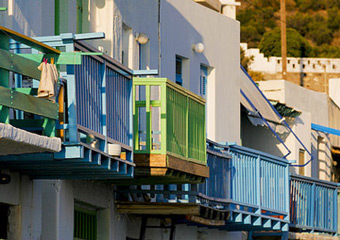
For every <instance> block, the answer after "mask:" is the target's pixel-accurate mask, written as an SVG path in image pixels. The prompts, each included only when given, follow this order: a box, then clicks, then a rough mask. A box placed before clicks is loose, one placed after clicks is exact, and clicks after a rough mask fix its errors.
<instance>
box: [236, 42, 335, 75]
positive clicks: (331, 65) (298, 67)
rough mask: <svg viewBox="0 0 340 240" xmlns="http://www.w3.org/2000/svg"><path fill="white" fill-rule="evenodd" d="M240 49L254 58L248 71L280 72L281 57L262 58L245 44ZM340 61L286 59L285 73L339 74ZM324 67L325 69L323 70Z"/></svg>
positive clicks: (258, 52) (256, 50)
mask: <svg viewBox="0 0 340 240" xmlns="http://www.w3.org/2000/svg"><path fill="white" fill-rule="evenodd" d="M241 47H242V48H243V49H244V50H245V55H246V56H248V57H250V56H254V61H253V62H252V63H251V64H250V65H249V69H251V70H252V71H256V72H266V73H277V72H282V70H281V69H282V63H281V57H272V56H271V57H264V54H263V53H260V49H258V48H248V45H247V44H246V43H242V44H241ZM339 64H340V59H338V58H293V57H287V71H288V72H295V73H299V72H301V71H303V72H308V73H324V71H325V68H326V72H327V73H340V67H339ZM324 67H325V68H324Z"/></svg>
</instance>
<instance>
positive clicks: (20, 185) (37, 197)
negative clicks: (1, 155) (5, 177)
mask: <svg viewBox="0 0 340 240" xmlns="http://www.w3.org/2000/svg"><path fill="white" fill-rule="evenodd" d="M3 172H4V173H7V174H10V176H11V182H10V183H9V184H4V185H0V203H2V204H8V205H9V213H8V231H7V237H8V239H28V240H30V239H41V232H42V218H41V217H42V211H41V206H42V199H41V194H42V190H41V189H42V186H41V182H39V181H32V180H30V179H29V177H27V176H21V175H19V174H16V173H10V172H9V171H3Z"/></svg>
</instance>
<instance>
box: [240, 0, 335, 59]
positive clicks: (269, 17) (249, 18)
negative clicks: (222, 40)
mask: <svg viewBox="0 0 340 240" xmlns="http://www.w3.org/2000/svg"><path fill="white" fill-rule="evenodd" d="M286 9H287V48H288V51H287V55H288V56H291V57H333V58H340V10H339V9H340V0H286ZM237 20H239V21H240V22H241V41H242V42H246V43H248V46H249V47H256V48H260V50H261V52H263V53H264V54H265V55H266V56H280V55H281V50H280V49H281V42H280V0H241V7H239V9H238V11H237Z"/></svg>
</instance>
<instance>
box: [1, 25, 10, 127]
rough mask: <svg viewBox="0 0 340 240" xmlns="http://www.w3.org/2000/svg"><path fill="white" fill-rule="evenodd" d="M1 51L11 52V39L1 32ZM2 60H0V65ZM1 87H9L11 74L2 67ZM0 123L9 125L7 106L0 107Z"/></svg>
mask: <svg viewBox="0 0 340 240" xmlns="http://www.w3.org/2000/svg"><path fill="white" fill-rule="evenodd" d="M0 50H1V51H5V52H6V51H8V50H9V38H8V36H7V35H5V34H3V33H1V32H0ZM1 62H2V60H1V58H0V64H1ZM0 86H3V87H9V72H8V70H6V69H1V67H0ZM0 122H3V123H9V109H8V108H7V107H5V106H0Z"/></svg>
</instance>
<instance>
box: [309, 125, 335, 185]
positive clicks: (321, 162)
mask: <svg viewBox="0 0 340 240" xmlns="http://www.w3.org/2000/svg"><path fill="white" fill-rule="evenodd" d="M311 145H312V146H311V147H312V155H313V158H314V161H312V177H315V178H320V179H322V180H329V181H330V180H332V175H333V172H334V169H333V164H332V162H333V158H332V155H331V144H330V137H329V136H328V135H327V134H325V133H322V132H318V131H315V130H313V131H312V143H311Z"/></svg>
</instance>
